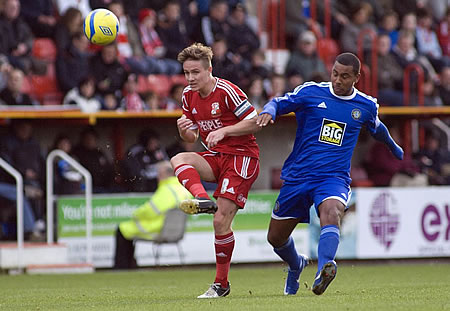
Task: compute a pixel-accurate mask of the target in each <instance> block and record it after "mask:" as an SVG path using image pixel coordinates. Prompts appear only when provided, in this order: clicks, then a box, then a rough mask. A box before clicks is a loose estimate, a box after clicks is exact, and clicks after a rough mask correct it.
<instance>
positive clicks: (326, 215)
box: [312, 199, 345, 295]
mask: <svg viewBox="0 0 450 311" xmlns="http://www.w3.org/2000/svg"><path fill="white" fill-rule="evenodd" d="M318 210H319V213H320V226H321V230H320V238H319V246H318V251H317V257H318V263H317V268H318V270H317V274H316V279H315V280H314V284H313V288H312V290H313V292H314V293H315V294H316V295H321V294H323V292H324V291H325V290H326V289H327V287H328V285H329V284H330V283H331V281H333V279H334V278H335V276H336V272H337V265H336V262H335V261H334V259H335V257H336V252H337V248H338V245H339V236H340V234H339V227H340V223H341V218H342V216H343V215H344V211H345V205H344V203H343V202H341V201H339V200H336V199H328V200H325V201H323V202H322V203H321V204H320V205H319V208H318Z"/></svg>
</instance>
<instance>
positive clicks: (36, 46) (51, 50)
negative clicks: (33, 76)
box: [32, 38, 57, 61]
mask: <svg viewBox="0 0 450 311" xmlns="http://www.w3.org/2000/svg"><path fill="white" fill-rule="evenodd" d="M56 53H57V52H56V45H55V43H54V42H53V40H52V39H50V38H37V39H35V40H34V43H33V48H32V55H33V56H34V57H36V58H38V59H42V60H48V61H54V60H55V59H56Z"/></svg>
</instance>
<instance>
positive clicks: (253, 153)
mask: <svg viewBox="0 0 450 311" xmlns="http://www.w3.org/2000/svg"><path fill="white" fill-rule="evenodd" d="M215 79H216V85H215V86H214V89H213V91H212V92H211V94H209V95H208V96H207V97H205V98H202V97H201V96H200V93H199V92H193V91H192V90H191V88H190V86H187V87H186V88H185V89H184V91H183V98H182V103H183V106H182V107H183V113H184V114H185V115H186V117H187V118H188V119H190V120H191V121H192V122H193V123H194V125H193V126H192V127H191V129H192V130H195V129H198V130H199V132H200V137H201V139H202V140H203V141H206V137H207V136H208V134H209V133H210V132H212V131H214V130H217V129H219V128H222V127H225V126H230V125H234V124H236V123H238V122H240V121H241V120H244V119H251V118H253V117H255V116H257V113H256V110H255V108H254V107H253V106H252V105H251V104H250V102H249V101H248V100H247V95H245V93H244V92H243V91H242V90H241V89H240V88H239V87H237V86H236V85H234V84H233V83H231V82H229V81H227V80H224V79H220V78H215ZM211 151H213V152H221V153H226V154H234V155H243V156H250V157H254V158H258V157H259V147H258V145H257V144H256V139H255V136H253V134H248V135H242V136H228V137H225V138H224V139H223V140H221V141H220V142H219V143H218V144H217V145H216V146H215V147H214V148H212V149H211Z"/></svg>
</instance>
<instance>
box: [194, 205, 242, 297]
mask: <svg viewBox="0 0 450 311" xmlns="http://www.w3.org/2000/svg"><path fill="white" fill-rule="evenodd" d="M217 205H218V207H219V208H218V210H217V212H216V213H215V214H214V220H213V225H214V234H215V239H214V248H215V252H216V278H215V280H214V284H212V285H211V287H210V289H208V291H206V293H204V294H203V295H200V296H198V298H216V297H224V296H226V295H228V294H229V293H230V284H229V282H228V272H229V270H230V263H231V258H232V255H233V250H234V234H233V231H232V229H231V223H232V222H233V219H234V216H235V215H236V213H237V211H238V207H237V205H236V204H235V203H234V202H233V201H232V200H230V199H227V198H223V197H219V198H218V199H217Z"/></svg>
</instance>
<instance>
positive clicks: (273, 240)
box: [267, 230, 287, 248]
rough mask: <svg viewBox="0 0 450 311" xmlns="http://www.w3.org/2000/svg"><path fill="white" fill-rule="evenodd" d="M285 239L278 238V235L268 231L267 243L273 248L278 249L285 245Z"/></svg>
mask: <svg viewBox="0 0 450 311" xmlns="http://www.w3.org/2000/svg"><path fill="white" fill-rule="evenodd" d="M286 241H287V239H286V238H285V237H282V236H280V235H279V234H277V233H275V232H273V231H270V230H269V232H268V233H267V242H269V244H270V245H272V247H273V248H279V247H281V246H283V245H284V244H286Z"/></svg>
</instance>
